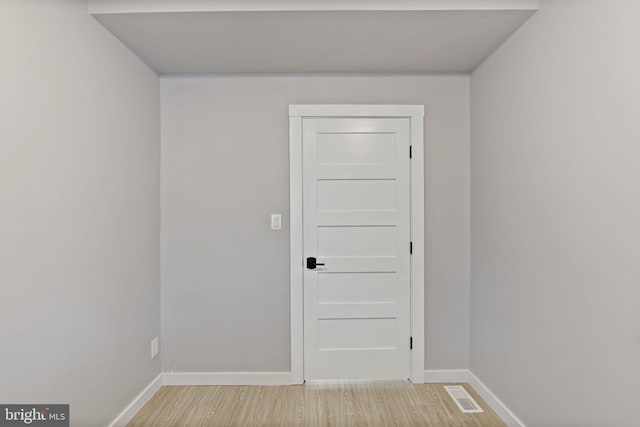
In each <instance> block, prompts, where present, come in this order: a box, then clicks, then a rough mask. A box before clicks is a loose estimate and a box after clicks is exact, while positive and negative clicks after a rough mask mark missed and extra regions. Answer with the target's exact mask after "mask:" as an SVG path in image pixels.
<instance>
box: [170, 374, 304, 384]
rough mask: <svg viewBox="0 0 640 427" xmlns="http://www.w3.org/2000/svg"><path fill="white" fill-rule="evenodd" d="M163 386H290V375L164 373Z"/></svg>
mask: <svg viewBox="0 0 640 427" xmlns="http://www.w3.org/2000/svg"><path fill="white" fill-rule="evenodd" d="M164 385H291V373H290V372H165V373H164Z"/></svg>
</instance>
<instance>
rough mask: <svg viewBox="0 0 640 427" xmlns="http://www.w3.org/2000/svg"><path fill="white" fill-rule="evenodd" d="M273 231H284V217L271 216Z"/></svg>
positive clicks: (278, 215)
mask: <svg viewBox="0 0 640 427" xmlns="http://www.w3.org/2000/svg"><path fill="white" fill-rule="evenodd" d="M271 229H272V230H282V215H281V214H271Z"/></svg>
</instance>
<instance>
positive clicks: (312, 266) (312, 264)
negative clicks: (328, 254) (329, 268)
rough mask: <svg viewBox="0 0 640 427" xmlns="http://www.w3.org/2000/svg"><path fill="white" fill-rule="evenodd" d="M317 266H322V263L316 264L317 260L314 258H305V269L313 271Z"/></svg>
mask: <svg viewBox="0 0 640 427" xmlns="http://www.w3.org/2000/svg"><path fill="white" fill-rule="evenodd" d="M318 265H324V263H323V262H317V260H316V259H315V258H314V257H309V258H307V268H308V269H309V270H315V269H316V266H318Z"/></svg>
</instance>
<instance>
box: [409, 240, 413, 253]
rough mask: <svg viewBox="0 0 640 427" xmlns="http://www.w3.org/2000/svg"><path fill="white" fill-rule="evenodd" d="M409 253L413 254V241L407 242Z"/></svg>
mask: <svg viewBox="0 0 640 427" xmlns="http://www.w3.org/2000/svg"><path fill="white" fill-rule="evenodd" d="M409 253H410V254H413V242H409Z"/></svg>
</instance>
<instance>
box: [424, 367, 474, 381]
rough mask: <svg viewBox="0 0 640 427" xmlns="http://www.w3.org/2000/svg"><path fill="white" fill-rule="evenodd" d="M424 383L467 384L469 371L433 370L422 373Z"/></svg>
mask: <svg viewBox="0 0 640 427" xmlns="http://www.w3.org/2000/svg"><path fill="white" fill-rule="evenodd" d="M424 382H425V383H467V382H469V371H468V370H467V369H437V370H436V369H433V370H427V371H424Z"/></svg>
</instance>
